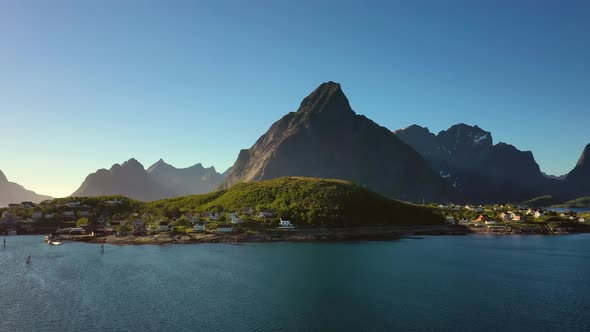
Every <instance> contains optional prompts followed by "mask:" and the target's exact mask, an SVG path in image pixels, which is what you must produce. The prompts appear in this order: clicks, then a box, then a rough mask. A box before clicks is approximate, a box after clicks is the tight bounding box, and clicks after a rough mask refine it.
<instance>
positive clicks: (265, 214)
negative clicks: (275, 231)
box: [258, 211, 275, 219]
mask: <svg viewBox="0 0 590 332" xmlns="http://www.w3.org/2000/svg"><path fill="white" fill-rule="evenodd" d="M274 216H275V214H274V212H272V211H260V213H259V214H258V218H265V219H266V218H274Z"/></svg>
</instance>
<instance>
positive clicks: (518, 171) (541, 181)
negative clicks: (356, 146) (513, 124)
mask: <svg viewBox="0 0 590 332" xmlns="http://www.w3.org/2000/svg"><path fill="white" fill-rule="evenodd" d="M395 134H396V135H397V137H399V138H400V139H402V140H403V141H404V142H406V143H408V144H409V145H411V146H412V147H414V149H416V151H418V153H420V154H421V155H422V156H423V157H424V158H425V159H426V160H428V162H429V163H430V165H431V167H432V168H433V169H434V170H435V171H437V172H438V173H439V175H440V176H441V177H442V178H444V179H445V180H447V181H448V182H449V183H450V184H451V185H453V186H454V187H455V188H457V189H458V190H460V191H461V192H462V193H463V194H464V195H465V196H466V197H468V198H469V200H470V201H472V202H482V203H488V202H521V201H525V200H527V199H530V198H532V197H537V196H541V195H544V194H548V193H551V192H553V191H555V190H556V187H557V186H558V184H557V182H558V181H557V180H552V179H549V178H547V177H546V176H544V175H543V173H542V172H541V170H540V168H539V165H538V164H537V162H536V161H535V158H534V157H533V154H532V152H530V151H520V150H518V149H517V148H516V147H514V146H512V145H510V144H506V143H502V142H500V143H498V144H495V145H494V144H493V139H492V134H491V133H490V132H488V131H485V130H483V129H481V128H479V127H478V126H469V125H466V124H463V123H460V124H457V125H454V126H452V127H450V128H449V129H447V130H443V131H441V132H439V133H438V134H437V135H434V134H433V133H431V132H430V131H429V130H428V128H423V127H420V126H418V125H412V126H410V127H407V128H404V129H400V130H397V131H395Z"/></svg>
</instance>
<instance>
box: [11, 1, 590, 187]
mask: <svg viewBox="0 0 590 332" xmlns="http://www.w3.org/2000/svg"><path fill="white" fill-rule="evenodd" d="M589 33H590V2H588V1H551V2H545V1H532V0H531V1H501V0H499V1H468V0H466V1H451V0H449V1H437V0H432V1H414V0H413V1H383V2H370V1H352V2H349V1H174V0H172V1H149V0H137V1H132V0H125V1H83V0H71V1H59V0H52V1H28V0H3V1H0V119H1V123H2V129H1V130H0V151H1V159H0V169H1V170H3V171H4V172H5V173H6V175H7V176H8V177H9V179H10V180H12V181H16V182H18V183H21V184H23V185H25V186H26V187H28V188H30V189H33V190H35V191H37V192H39V193H44V194H49V195H53V196H64V195H69V194H70V193H72V192H73V191H74V190H75V189H76V188H77V187H78V186H79V185H80V183H81V182H82V181H83V180H84V178H85V177H86V175H87V174H88V173H90V172H93V171H95V170H96V169H98V168H103V167H106V168H108V167H110V166H111V165H112V164H113V163H116V162H122V161H124V160H127V159H129V158H130V157H135V158H137V159H138V160H139V161H140V162H142V163H143V164H144V166H146V167H147V166H149V165H150V164H151V163H153V162H155V161H156V160H158V159H159V158H160V157H163V158H164V159H165V160H166V161H168V162H169V163H171V164H173V165H175V166H178V167H185V166H189V165H192V164H195V163H197V162H202V163H203V164H205V165H206V166H210V165H213V166H215V167H216V168H217V169H218V170H222V171H223V170H225V169H226V168H228V167H229V166H231V165H232V164H233V162H234V160H235V158H236V157H237V154H238V151H239V150H240V149H242V148H248V147H250V146H251V145H252V144H253V143H254V142H255V140H256V139H257V138H258V137H259V136H260V135H261V134H262V133H264V132H265V131H266V130H267V129H268V127H269V126H270V125H271V124H272V123H273V122H274V121H276V120H277V119H279V118H280V117H281V116H282V115H283V114H285V113H287V112H289V111H294V110H296V109H297V107H298V106H299V103H300V101H301V99H302V98H303V97H305V96H306V95H307V94H309V93H310V92H311V91H312V90H313V89H314V88H315V87H316V86H317V85H319V84H320V83H322V82H325V81H329V80H333V81H337V82H339V83H341V84H342V86H343V89H344V92H345V93H346V94H347V96H348V98H349V99H350V101H351V104H352V107H353V109H354V110H355V111H356V112H357V113H361V114H365V115H366V116H368V117H369V118H371V119H373V120H375V121H376V122H377V123H379V124H381V125H383V126H386V127H387V128H390V129H391V130H395V129H398V128H401V127H406V126H408V125H410V124H413V123H418V124H421V125H423V126H427V127H429V128H430V129H431V130H432V131H435V132H438V131H440V130H442V129H446V128H447V127H449V126H451V125H452V124H455V123H458V122H465V123H468V124H472V125H473V124H477V125H479V126H480V127H482V128H484V129H486V130H489V131H492V133H493V136H494V140H495V142H498V141H505V142H509V143H511V144H514V145H516V146H517V147H518V148H519V149H522V150H532V151H533V153H534V155H535V157H536V160H537V162H538V163H539V165H540V166H541V169H542V170H544V171H546V172H548V173H552V174H563V173H566V172H568V171H569V170H570V169H571V168H572V167H573V166H574V164H575V162H576V160H577V158H578V157H579V155H580V153H581V152H582V149H583V147H584V145H585V144H586V143H590V129H589V124H590V109H589V106H590V38H589Z"/></svg>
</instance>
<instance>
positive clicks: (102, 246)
mask: <svg viewBox="0 0 590 332" xmlns="http://www.w3.org/2000/svg"><path fill="white" fill-rule="evenodd" d="M100 253H101V254H104V243H102V244H101V245H100Z"/></svg>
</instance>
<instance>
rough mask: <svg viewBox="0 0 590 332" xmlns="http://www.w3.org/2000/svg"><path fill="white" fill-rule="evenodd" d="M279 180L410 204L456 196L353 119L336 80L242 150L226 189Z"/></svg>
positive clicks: (410, 152) (414, 157) (414, 159)
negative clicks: (354, 189) (307, 181)
mask: <svg viewBox="0 0 590 332" xmlns="http://www.w3.org/2000/svg"><path fill="white" fill-rule="evenodd" d="M282 176H308V177H319V178H334V179H343V180H349V181H352V182H355V183H357V184H360V185H363V186H365V187H367V188H369V189H371V190H374V191H377V192H379V193H382V194H385V195H387V196H390V197H395V198H399V199H403V200H408V201H414V202H422V200H423V199H424V200H426V201H447V200H449V199H452V198H453V197H454V195H455V191H454V190H453V189H452V188H451V187H450V186H449V185H448V184H446V182H445V181H444V180H443V179H441V178H440V176H438V174H435V173H434V172H433V171H432V169H431V168H430V167H429V165H428V164H427V162H426V161H425V160H424V159H423V158H422V157H421V156H420V155H419V154H418V153H417V152H416V151H415V150H414V149H413V148H411V147H410V146H409V145H407V144H406V143H404V142H403V141H402V140H400V139H399V138H398V137H397V136H396V135H395V134H393V133H392V132H391V131H389V130H388V129H386V128H384V127H381V126H379V125H378V124H376V123H375V122H373V121H371V120H370V119H368V118H366V117H365V116H363V115H357V114H356V113H355V112H354V111H353V110H352V108H351V107H350V104H349V102H348V99H347V98H346V96H345V95H344V93H343V92H342V89H341V87H340V84H337V83H334V82H328V83H324V84H322V85H320V86H319V87H318V88H317V89H316V90H315V91H313V92H312V93H311V94H310V95H309V96H308V97H306V98H305V99H304V100H303V101H302V102H301V105H300V107H299V109H298V110H297V111H296V112H291V113H288V114H287V115H285V116H283V118H281V119H280V120H278V121H277V122H275V123H274V124H273V125H272V126H271V127H270V129H269V130H268V131H267V132H266V133H265V134H264V135H262V136H261V137H260V138H259V139H258V140H257V141H256V143H255V144H254V145H253V146H252V147H251V148H250V149H247V150H242V151H241V152H240V153H239V155H238V158H237V160H236V162H235V163H234V165H233V166H232V167H231V168H230V170H229V172H228V175H227V179H226V181H225V183H224V187H229V186H231V185H233V184H235V183H238V182H242V181H243V182H250V181H260V180H266V179H273V178H278V177H282Z"/></svg>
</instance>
